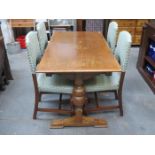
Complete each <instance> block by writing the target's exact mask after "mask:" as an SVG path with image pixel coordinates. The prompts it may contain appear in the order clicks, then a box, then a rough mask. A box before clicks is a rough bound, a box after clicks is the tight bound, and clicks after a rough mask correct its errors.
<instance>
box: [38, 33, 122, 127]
mask: <svg viewBox="0 0 155 155" xmlns="http://www.w3.org/2000/svg"><path fill="white" fill-rule="evenodd" d="M120 71H121V67H120V65H119V63H118V62H117V60H116V58H115V57H114V56H113V54H112V51H111V49H110V48H109V46H108V44H107V42H106V40H105V39H104V37H103V35H102V34H101V33H99V32H80V31H77V32H54V33H53V35H52V37H51V39H50V42H49V43H48V46H47V48H46V50H45V52H44V55H43V57H42V59H41V61H40V63H39V64H38V66H37V72H38V73H47V74H49V73H50V74H51V73H52V74H53V73H54V74H63V76H66V78H68V79H70V80H74V88H73V92H72V95H71V99H70V102H71V103H72V104H73V105H74V116H71V117H68V118H65V119H58V120H54V121H53V122H52V123H51V128H60V127H64V126H94V127H107V121H106V120H105V119H98V118H94V117H89V116H85V115H84V114H83V107H84V105H85V104H87V96H86V90H85V86H84V83H85V80H87V79H91V78H92V77H94V76H96V75H97V74H101V73H107V72H120Z"/></svg>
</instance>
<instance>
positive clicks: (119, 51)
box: [85, 31, 132, 92]
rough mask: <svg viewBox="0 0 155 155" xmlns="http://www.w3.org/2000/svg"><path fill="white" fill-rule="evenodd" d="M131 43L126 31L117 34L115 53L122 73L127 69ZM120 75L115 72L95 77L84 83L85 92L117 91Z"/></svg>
mask: <svg viewBox="0 0 155 155" xmlns="http://www.w3.org/2000/svg"><path fill="white" fill-rule="evenodd" d="M131 42H132V41H131V35H130V34H129V33H128V32H127V31H122V32H120V33H119V36H118V41H117V46H116V50H115V52H116V57H117V59H118V60H119V62H120V65H121V66H122V71H123V72H125V71H126V69H127V64H128V59H129V53H130V48H131ZM103 61H104V60H103ZM120 75H121V73H117V72H113V73H112V75H111V76H107V75H105V74H101V75H97V76H96V77H94V78H93V79H90V80H88V81H86V83H85V84H86V85H85V87H86V90H87V91H88V92H100V91H108V90H118V88H119V85H120Z"/></svg>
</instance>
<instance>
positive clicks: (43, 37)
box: [36, 22, 48, 55]
mask: <svg viewBox="0 0 155 155" xmlns="http://www.w3.org/2000/svg"><path fill="white" fill-rule="evenodd" d="M36 29H37V32H38V39H39V45H40V49H41V52H42V55H43V53H44V50H45V48H46V46H47V44H48V38H47V33H46V27H45V23H44V22H40V23H38V24H37V26H36Z"/></svg>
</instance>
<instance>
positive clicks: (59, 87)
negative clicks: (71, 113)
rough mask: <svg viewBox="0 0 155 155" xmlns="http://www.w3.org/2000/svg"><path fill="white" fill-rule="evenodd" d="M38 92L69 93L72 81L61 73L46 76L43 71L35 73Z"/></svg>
mask: <svg viewBox="0 0 155 155" xmlns="http://www.w3.org/2000/svg"><path fill="white" fill-rule="evenodd" d="M37 81H38V87H39V91H40V92H49V93H64V94H71V93H72V89H73V82H72V81H70V80H67V79H65V78H63V76H62V75H55V74H53V75H52V76H46V74H44V73H38V74H37Z"/></svg>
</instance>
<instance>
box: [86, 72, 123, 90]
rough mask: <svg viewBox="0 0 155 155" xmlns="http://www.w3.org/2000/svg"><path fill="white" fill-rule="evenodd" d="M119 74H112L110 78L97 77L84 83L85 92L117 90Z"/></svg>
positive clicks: (104, 76) (102, 75) (101, 75)
mask: <svg viewBox="0 0 155 155" xmlns="http://www.w3.org/2000/svg"><path fill="white" fill-rule="evenodd" d="M119 82H120V73H116V72H115V73H112V75H111V76H106V75H104V74H100V75H97V76H96V77H94V78H93V79H90V80H87V81H86V82H85V88H86V91H87V92H100V91H106V90H117V89H118V88H119Z"/></svg>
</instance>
